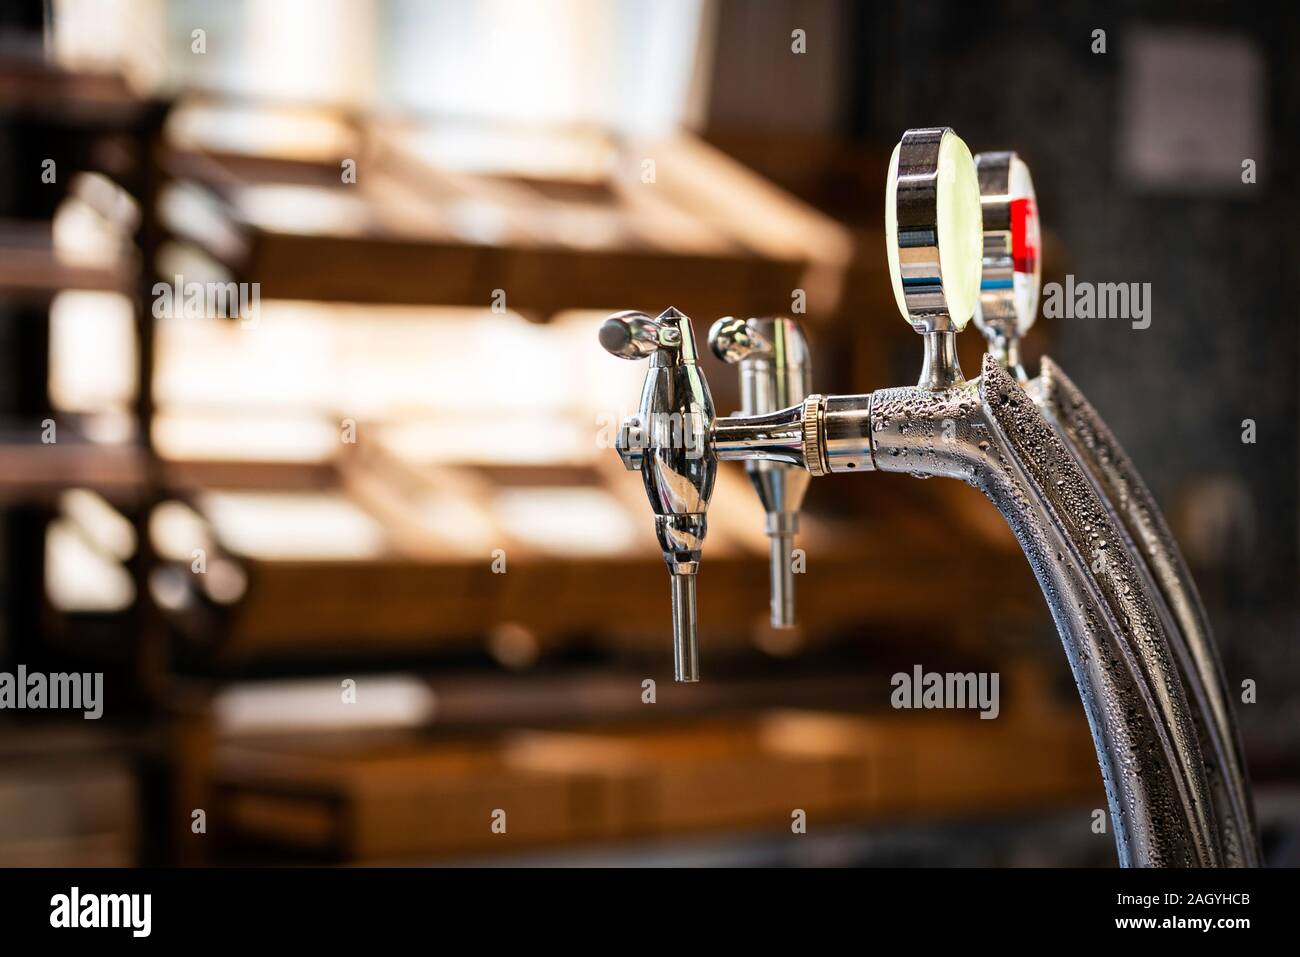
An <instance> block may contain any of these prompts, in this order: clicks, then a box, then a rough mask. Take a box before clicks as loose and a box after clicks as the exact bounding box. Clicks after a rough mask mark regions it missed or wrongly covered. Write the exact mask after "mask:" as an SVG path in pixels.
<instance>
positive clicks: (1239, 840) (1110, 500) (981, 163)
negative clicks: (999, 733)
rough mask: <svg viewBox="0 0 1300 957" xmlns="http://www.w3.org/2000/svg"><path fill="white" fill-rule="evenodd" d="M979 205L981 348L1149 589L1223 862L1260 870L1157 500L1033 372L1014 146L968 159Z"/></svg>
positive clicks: (1215, 677) (1229, 736)
mask: <svg viewBox="0 0 1300 957" xmlns="http://www.w3.org/2000/svg"><path fill="white" fill-rule="evenodd" d="M975 167H976V170H977V171H978V174H979V185H980V202H981V207H982V210H983V226H984V256H983V273H982V277H981V284H980V297H979V304H978V306H977V308H976V311H975V323H976V325H977V326H979V328H980V330H981V331H982V332H983V333H984V337H985V338H986V339H987V340H988V344H989V352H990V353H991V354H992V355H993V356H994V357H995V358H996V359H997V360H998V362H999V363H1000V364H1001V365H1002V367H1003V368H1005V369H1006V370H1007V371H1008V372H1010V373H1011V374H1012V375H1014V376H1015V377H1016V379H1017V380H1018V381H1019V382H1021V383H1022V384H1023V385H1024V388H1025V391H1026V392H1027V393H1028V394H1029V396H1030V397H1031V398H1032V399H1033V400H1034V402H1035V403H1037V405H1038V406H1039V408H1040V409H1041V410H1042V411H1043V413H1044V414H1045V415H1046V417H1047V419H1048V420H1049V421H1050V422H1051V424H1052V426H1053V428H1054V429H1055V431H1056V434H1057V437H1058V438H1059V439H1060V440H1061V441H1062V442H1063V443H1064V444H1065V446H1066V447H1067V448H1068V449H1069V450H1070V452H1071V454H1072V455H1073V456H1074V458H1075V460H1076V461H1077V462H1078V463H1079V465H1080V466H1081V467H1082V468H1083V470H1084V471H1085V472H1086V473H1087V475H1088V477H1089V479H1090V480H1091V482H1092V484H1093V486H1094V488H1095V490H1096V492H1097V494H1098V496H1099V497H1100V499H1101V501H1102V504H1103V505H1104V506H1105V508H1106V510H1107V512H1108V514H1109V515H1110V517H1111V519H1112V520H1113V521H1114V523H1115V525H1116V526H1117V527H1118V529H1119V530H1120V532H1121V534H1122V536H1123V545H1124V547H1125V549H1126V550H1127V552H1128V553H1129V555H1130V556H1131V558H1132V559H1133V561H1134V564H1135V567H1136V568H1137V570H1138V572H1139V574H1140V575H1141V576H1142V577H1143V580H1144V581H1145V583H1146V585H1147V587H1148V589H1149V591H1150V592H1151V594H1152V597H1153V600H1154V602H1155V605H1156V609H1157V612H1158V614H1159V615H1160V617H1161V620H1162V622H1163V624H1164V626H1165V631H1166V634H1167V636H1168V640H1169V644H1170V646H1171V648H1172V650H1173V652H1174V656H1175V659H1176V662H1177V666H1178V670H1179V674H1180V676H1181V677H1182V680H1183V683H1184V685H1185V686H1186V689H1187V693H1188V695H1189V696H1190V697H1192V698H1194V699H1195V700H1196V703H1197V705H1198V707H1196V708H1194V709H1193V716H1194V718H1195V719H1196V722H1197V735H1198V738H1199V740H1200V744H1201V749H1202V751H1204V752H1205V753H1206V754H1208V755H1212V756H1213V757H1214V759H1215V760H1214V761H1212V762H1211V764H1210V766H1209V767H1210V772H1211V773H1210V776H1209V781H1208V784H1209V787H1210V791H1211V798H1212V800H1213V802H1214V804H1215V808H1216V811H1217V812H1218V817H1219V820H1220V824H1221V831H1222V839H1223V852H1224V858H1225V863H1227V864H1230V865H1234V866H1257V865H1258V864H1259V844H1258V838H1257V836H1256V827H1255V814H1254V805H1253V801H1252V800H1251V796H1250V790H1249V784H1248V778H1247V774H1246V766H1245V761H1244V759H1243V757H1242V749H1241V739H1240V735H1239V733H1238V731H1237V728H1236V723H1235V721H1234V720H1233V716H1232V709H1231V707H1230V706H1229V704H1228V702H1229V700H1230V698H1229V695H1228V691H1227V681H1226V679H1225V677H1224V674H1223V666H1222V664H1221V663H1220V661H1219V656H1218V654H1217V652H1216V651H1215V647H1214V639H1213V633H1212V631H1211V629H1210V624H1209V618H1208V616H1207V615H1206V612H1205V606H1204V605H1203V604H1202V603H1201V599H1200V596H1199V595H1198V594H1197V591H1196V583H1195V582H1194V581H1193V580H1192V576H1191V572H1190V571H1189V570H1188V568H1187V563H1186V562H1185V561H1184V560H1183V557H1182V553H1181V552H1180V550H1179V548H1178V544H1177V542H1176V541H1175V540H1174V537H1173V534H1172V533H1171V532H1170V530H1169V526H1168V524H1167V523H1166V521H1165V519H1164V516H1163V515H1162V514H1161V511H1160V506H1159V505H1158V504H1157V503H1156V500H1155V498H1154V496H1152V494H1151V492H1150V490H1149V489H1148V488H1147V486H1146V483H1145V482H1143V481H1142V477H1141V476H1140V475H1139V474H1138V472H1137V469H1136V468H1135V467H1134V465H1133V462H1132V460H1131V459H1130V458H1129V457H1128V454H1127V453H1126V452H1125V451H1124V449H1123V448H1122V447H1121V446H1120V444H1119V442H1118V440H1117V439H1116V438H1115V436H1114V434H1113V433H1112V432H1111V430H1110V428H1109V427H1108V426H1107V425H1106V423H1105V421H1104V420H1103V419H1102V418H1101V415H1100V414H1099V413H1098V412H1097V411H1096V409H1095V408H1093V406H1092V405H1091V403H1089V402H1088V400H1087V399H1086V398H1085V397H1084V395H1083V393H1082V392H1081V391H1080V390H1079V388H1078V387H1077V386H1075V385H1074V383H1073V382H1071V381H1070V379H1069V378H1068V377H1067V376H1066V375H1065V373H1064V372H1063V371H1062V370H1061V369H1060V367H1059V366H1057V365H1056V364H1055V363H1054V362H1053V361H1052V360H1051V359H1050V358H1048V357H1047V356H1043V358H1042V361H1041V373H1040V375H1039V376H1038V377H1037V378H1034V379H1029V377H1028V375H1027V374H1026V372H1025V369H1024V366H1023V365H1022V364H1021V358H1020V345H1019V343H1020V339H1021V337H1022V336H1023V335H1024V334H1025V333H1027V332H1028V331H1029V329H1030V327H1032V326H1033V324H1034V321H1035V319H1037V317H1038V294H1039V286H1040V283H1041V278H1042V260H1041V255H1040V252H1041V238H1040V229H1039V217H1038V207H1037V200H1036V197H1035V195H1034V184H1033V179H1032V178H1031V176H1030V175H1029V168H1028V166H1026V164H1025V162H1024V160H1022V159H1021V158H1020V157H1019V156H1018V155H1017V154H1016V153H1014V152H996V153H980V154H978V155H977V156H976V157H975Z"/></svg>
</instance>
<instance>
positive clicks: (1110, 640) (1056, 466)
mask: <svg viewBox="0 0 1300 957" xmlns="http://www.w3.org/2000/svg"><path fill="white" fill-rule="evenodd" d="M871 409H872V412H871V416H872V432H871V435H872V439H873V448H874V455H875V460H876V464H877V467H878V468H879V469H880V470H881V471H893V472H907V473H910V474H913V475H945V476H949V477H952V478H959V479H961V480H962V481H964V482H966V483H968V484H970V485H973V486H975V487H976V488H979V489H980V490H981V491H983V492H984V493H985V494H986V495H988V497H989V499H990V500H991V501H992V502H993V504H994V505H995V506H996V507H997V508H998V510H999V511H1000V512H1001V513H1002V516H1003V518H1005V519H1006V521H1007V524H1008V525H1009V526H1010V527H1011V530H1012V531H1013V532H1014V533H1015V535H1016V538H1017V539H1018V540H1019V542H1020V545H1021V548H1022V549H1023V550H1024V552H1025V556H1026V558H1028V559H1029V563H1030V565H1031V567H1032V568H1033V570H1034V574H1035V577H1037V579H1038V583H1039V586H1040V588H1041V589H1042V592H1043V597H1044V598H1045V599H1046V601H1047V605H1048V608H1049V609H1050V611H1051V613H1052V618H1053V620H1054V621H1055V622H1056V627H1057V630H1058V631H1059V632H1060V636H1061V642H1062V644H1063V646H1064V647H1065V652H1066V657H1067V658H1068V659H1069V661H1070V666H1071V669H1072V670H1073V672H1074V678H1075V682H1076V684H1077V685H1078V689H1079V697H1080V699H1081V700H1082V702H1083V706H1084V710H1085V712H1086V713H1087V716H1088V723H1089V726H1090V728H1091V730H1092V735H1093V742H1094V744H1095V745H1096V749H1097V760H1098V764H1099V765H1100V767H1101V771H1102V778H1103V781H1104V782H1105V786H1106V793H1107V799H1108V801H1109V804H1110V814H1111V822H1112V826H1113V827H1114V831H1115V842H1116V847H1117V849H1118V852H1119V857H1120V862H1121V863H1122V864H1124V865H1135V864H1136V865H1142V866H1156V867H1159V866H1175V867H1195V866H1202V867H1204V866H1219V865H1221V864H1222V863H1223V859H1222V855H1221V854H1220V851H1219V847H1220V840H1219V833H1218V826H1217V822H1216V820H1215V817H1214V814H1213V811H1212V807H1211V805H1210V799H1209V791H1208V784H1207V782H1206V775H1205V768H1204V759H1203V757H1202V755H1201V750H1200V745H1199V742H1198V740H1197V736H1196V730H1195V726H1194V723H1193V720H1192V716H1191V710H1190V709H1191V706H1190V704H1189V702H1188V699H1187V697H1186V695H1185V694H1184V693H1183V690H1182V682H1181V680H1180V678H1179V676H1178V671H1177V666H1176V663H1175V661H1174V658H1173V655H1172V653H1171V652H1170V649H1169V646H1168V643H1167V641H1166V640H1165V635H1164V630H1163V628H1162V627H1161V623H1160V620H1159V616H1158V615H1157V613H1156V611H1155V606H1154V603H1153V602H1152V599H1151V596H1150V594H1149V591H1148V589H1147V588H1146V587H1145V583H1144V582H1143V581H1142V579H1141V575H1140V574H1139V572H1138V570H1137V568H1136V565H1135V564H1134V562H1133V561H1132V559H1131V558H1130V557H1129V555H1128V554H1127V552H1126V551H1125V549H1124V548H1123V547H1122V546H1121V545H1120V542H1121V536H1120V532H1119V529H1118V528H1117V527H1116V526H1115V524H1114V522H1113V521H1112V520H1111V518H1110V515H1109V513H1108V512H1107V510H1106V508H1105V506H1104V505H1103V504H1102V503H1101V500H1100V499H1099V498H1098V496H1097V494H1096V493H1095V491H1094V490H1093V488H1092V484H1091V482H1090V481H1089V480H1088V478H1087V477H1086V476H1085V475H1084V473H1083V471H1082V469H1080V467H1079V466H1078V464H1077V462H1076V461H1075V459H1074V457H1073V455H1072V454H1071V453H1070V452H1069V450H1068V449H1066V447H1065V446H1064V445H1063V444H1062V443H1061V441H1060V440H1059V439H1058V438H1057V436H1056V434H1055V431H1054V430H1053V429H1052V427H1051V425H1050V424H1049V423H1048V422H1047V420H1046V419H1045V418H1044V417H1043V415H1042V413H1041V412H1040V411H1039V409H1038V407H1037V406H1036V405H1035V404H1034V402H1033V400H1032V399H1030V398H1029V396H1028V395H1026V394H1025V392H1024V391H1023V390H1022V389H1021V388H1020V387H1019V385H1018V384H1017V383H1016V382H1015V381H1014V379H1012V378H1011V376H1009V375H1008V374H1007V373H1006V371H1005V370H1003V369H1002V368H1001V367H1000V366H999V365H998V364H997V362H996V360H994V359H993V357H992V356H990V355H986V356H985V359H984V366H983V370H982V374H981V376H980V378H979V380H977V381H976V382H972V383H969V384H967V385H966V386H963V387H960V388H957V389H952V390H947V391H942V392H933V391H928V390H924V389H889V390H882V391H878V392H876V393H875V394H874V395H873V397H872V402H871Z"/></svg>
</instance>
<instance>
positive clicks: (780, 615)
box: [709, 316, 812, 628]
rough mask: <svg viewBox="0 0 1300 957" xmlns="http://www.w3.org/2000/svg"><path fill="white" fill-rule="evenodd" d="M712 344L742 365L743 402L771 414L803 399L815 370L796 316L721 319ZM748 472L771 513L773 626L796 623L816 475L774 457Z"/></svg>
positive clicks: (751, 464) (750, 464)
mask: <svg viewBox="0 0 1300 957" xmlns="http://www.w3.org/2000/svg"><path fill="white" fill-rule="evenodd" d="M709 348H711V349H712V350H713V353H714V355H716V356H717V357H718V358H719V359H721V360H722V361H723V362H729V363H733V364H736V365H738V366H739V368H740V408H741V414H742V415H746V416H756V415H765V414H768V413H772V412H776V411H778V410H780V409H784V408H786V407H788V406H791V405H794V404H795V403H798V402H802V401H803V398H804V396H805V395H807V394H808V388H809V379H810V376H811V370H810V364H809V361H808V344H807V343H806V342H805V341H804V337H803V333H802V332H800V331H799V326H798V325H797V324H796V323H795V322H794V320H793V319H782V318H776V319H734V318H732V317H730V316H727V317H726V318H723V319H719V320H718V321H717V322H715V323H714V324H713V328H712V329H710V330H709ZM745 472H746V473H747V474H748V475H749V481H750V482H751V483H752V484H753V486H754V491H755V492H757V493H758V498H759V501H760V502H762V503H763V511H764V512H766V513H767V536H768V540H769V543H770V555H769V565H770V568H769V574H770V579H771V599H772V618H771V620H772V627H774V628H793V627H794V568H793V564H792V560H791V552H792V551H793V549H794V537H795V535H796V534H797V533H798V531H799V508H800V506H802V505H803V497H804V493H805V492H807V490H808V483H809V481H810V480H811V478H812V477H811V476H810V475H809V474H808V472H807V470H806V469H801V468H798V467H796V466H793V465H787V464H785V463H783V462H774V461H771V460H770V459H756V458H750V459H748V460H746V462H745Z"/></svg>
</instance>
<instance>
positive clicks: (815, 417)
mask: <svg viewBox="0 0 1300 957" xmlns="http://www.w3.org/2000/svg"><path fill="white" fill-rule="evenodd" d="M825 409H826V396H824V395H810V396H808V397H807V398H805V399H804V400H803V422H802V425H803V457H804V463H805V464H806V465H807V467H808V471H809V472H810V473H812V474H813V475H825V474H826V473H827V472H829V471H830V468H829V466H827V464H826V449H825V447H824V445H823V443H822V437H823V436H824V435H825V434H826V430H825V429H824V428H822V413H823V412H824V411H825Z"/></svg>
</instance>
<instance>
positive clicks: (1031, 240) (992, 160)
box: [975, 152, 1043, 382]
mask: <svg viewBox="0 0 1300 957" xmlns="http://www.w3.org/2000/svg"><path fill="white" fill-rule="evenodd" d="M975 171H976V175H977V176H978V178H979V187H980V206H981V209H982V212H983V221H984V261H983V273H982V276H981V279H980V294H979V299H978V300H977V301H976V303H975V325H976V326H978V327H979V330H980V332H982V333H984V338H985V339H987V340H988V343H989V352H990V353H992V354H993V357H994V358H995V359H997V360H998V363H999V364H1000V365H1001V366H1002V367H1003V368H1004V369H1006V370H1007V371H1008V372H1010V373H1011V374H1012V375H1013V376H1015V378H1016V380H1017V381H1018V382H1025V381H1026V380H1027V379H1028V376H1027V375H1026V373H1025V369H1024V366H1023V365H1021V362H1020V338H1021V336H1023V335H1024V334H1025V333H1026V332H1028V331H1029V327H1030V326H1032V325H1033V324H1034V319H1035V318H1037V316H1038V288H1039V284H1040V282H1041V280H1042V269H1043V263H1042V256H1041V249H1042V238H1041V234H1040V231H1039V228H1038V205H1037V201H1036V200H1035V198H1034V181H1033V178H1032V177H1030V175H1029V167H1028V166H1026V165H1025V162H1024V160H1022V159H1021V158H1020V157H1019V156H1017V155H1016V154H1015V153H1013V152H997V153H979V154H977V155H976V157H975Z"/></svg>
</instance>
